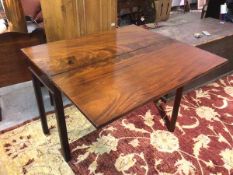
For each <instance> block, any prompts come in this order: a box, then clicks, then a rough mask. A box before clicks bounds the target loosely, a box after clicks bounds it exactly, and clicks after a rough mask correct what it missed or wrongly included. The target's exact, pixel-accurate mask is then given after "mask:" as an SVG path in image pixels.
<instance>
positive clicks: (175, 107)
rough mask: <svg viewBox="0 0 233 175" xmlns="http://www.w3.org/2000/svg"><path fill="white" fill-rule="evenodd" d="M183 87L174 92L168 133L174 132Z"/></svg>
mask: <svg viewBox="0 0 233 175" xmlns="http://www.w3.org/2000/svg"><path fill="white" fill-rule="evenodd" d="M182 93H183V87H181V88H179V89H177V90H176V97H175V101H174V105H173V111H172V118H171V121H170V126H169V131H171V132H174V130H175V127H176V120H177V116H178V113H179V108H180V102H181V98H182Z"/></svg>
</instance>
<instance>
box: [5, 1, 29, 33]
mask: <svg viewBox="0 0 233 175" xmlns="http://www.w3.org/2000/svg"><path fill="white" fill-rule="evenodd" d="M3 5H4V9H5V13H6V16H7V19H8V22H9V30H10V31H12V32H22V33H27V26H26V21H25V17H24V13H23V8H22V4H21V1H20V0H3Z"/></svg>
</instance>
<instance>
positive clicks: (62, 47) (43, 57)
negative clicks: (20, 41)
mask: <svg viewBox="0 0 233 175" xmlns="http://www.w3.org/2000/svg"><path fill="white" fill-rule="evenodd" d="M171 41H172V40H171V39H168V38H164V37H162V36H161V35H154V33H152V32H149V31H147V30H144V29H142V28H139V27H135V26H129V27H123V28H121V29H120V30H117V32H116V31H108V32H102V33H98V34H92V35H88V36H84V37H80V38H78V39H73V40H64V41H58V42H53V43H48V44H44V45H39V46H35V47H30V48H25V49H22V51H23V52H24V54H25V55H26V56H27V57H28V58H29V59H30V61H31V62H32V63H33V64H35V65H36V66H38V67H39V68H40V69H41V70H42V71H43V72H44V73H46V74H47V75H49V76H53V75H56V74H60V73H63V72H67V71H70V70H72V69H75V68H77V67H83V66H86V65H89V64H94V63H96V62H99V61H104V60H107V59H109V58H113V57H115V56H117V55H122V54H125V53H128V52H132V51H135V50H137V49H141V48H144V47H147V46H150V45H158V44H161V43H164V42H171Z"/></svg>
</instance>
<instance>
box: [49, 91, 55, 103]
mask: <svg viewBox="0 0 233 175" xmlns="http://www.w3.org/2000/svg"><path fill="white" fill-rule="evenodd" d="M49 98H50V104H51V106H53V105H54V103H53V95H52V93H51V92H50V91H49Z"/></svg>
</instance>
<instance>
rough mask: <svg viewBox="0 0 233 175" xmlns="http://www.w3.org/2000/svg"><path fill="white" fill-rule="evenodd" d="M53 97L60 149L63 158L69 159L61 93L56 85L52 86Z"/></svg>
mask: <svg viewBox="0 0 233 175" xmlns="http://www.w3.org/2000/svg"><path fill="white" fill-rule="evenodd" d="M53 99H54V107H55V112H56V119H57V126H58V132H59V137H60V143H61V151H62V154H63V156H64V158H65V160H66V161H69V160H70V159H71V156H70V147H69V142H68V134H67V128H66V121H65V114H64V107H63V101H62V95H61V92H60V91H59V90H58V89H57V88H56V87H54V92H53Z"/></svg>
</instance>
